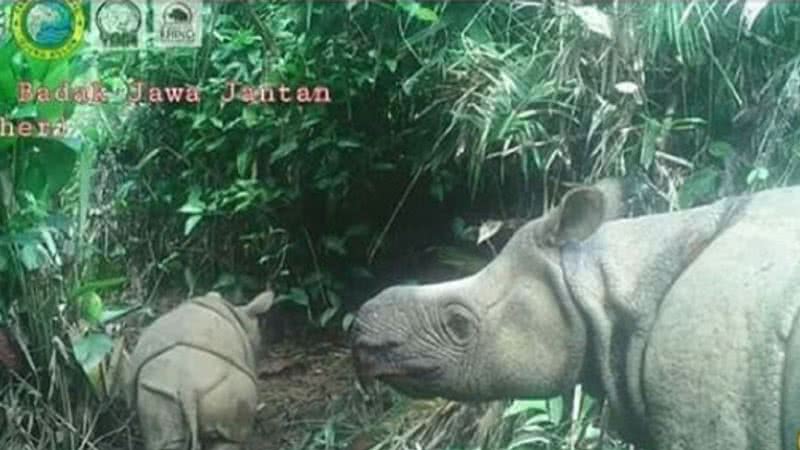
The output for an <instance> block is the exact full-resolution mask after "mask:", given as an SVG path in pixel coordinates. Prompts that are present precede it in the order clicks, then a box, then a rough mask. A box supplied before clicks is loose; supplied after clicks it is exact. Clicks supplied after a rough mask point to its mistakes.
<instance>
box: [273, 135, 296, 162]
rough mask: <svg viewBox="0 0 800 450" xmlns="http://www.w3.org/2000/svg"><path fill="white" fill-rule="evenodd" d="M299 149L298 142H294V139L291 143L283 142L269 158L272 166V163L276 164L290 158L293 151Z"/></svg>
mask: <svg viewBox="0 0 800 450" xmlns="http://www.w3.org/2000/svg"><path fill="white" fill-rule="evenodd" d="M297 147H298V145H297V141H296V140H294V139H292V140H290V141H285V142H283V143H282V144H281V145H279V146H278V148H277V149H276V150H275V151H274V152H272V154H271V155H270V156H269V163H270V164H272V163H274V162H276V161H279V160H281V159H283V158H285V157H287V156H289V155H290V154H292V152H293V151H295V150H297Z"/></svg>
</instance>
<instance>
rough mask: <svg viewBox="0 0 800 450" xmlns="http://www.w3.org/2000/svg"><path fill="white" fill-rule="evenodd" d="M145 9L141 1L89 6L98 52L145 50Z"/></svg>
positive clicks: (122, 0)
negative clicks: (90, 7)
mask: <svg viewBox="0 0 800 450" xmlns="http://www.w3.org/2000/svg"><path fill="white" fill-rule="evenodd" d="M146 6H147V5H146V4H145V2H144V1H142V0H137V1H134V0H100V1H94V2H92V19H93V20H94V27H92V33H91V40H92V43H93V44H94V47H95V48H98V49H100V50H125V49H134V50H135V49H141V48H144V45H145V23H144V21H145V16H146V11H147V10H146Z"/></svg>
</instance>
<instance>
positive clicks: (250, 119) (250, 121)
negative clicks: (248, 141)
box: [242, 107, 259, 128]
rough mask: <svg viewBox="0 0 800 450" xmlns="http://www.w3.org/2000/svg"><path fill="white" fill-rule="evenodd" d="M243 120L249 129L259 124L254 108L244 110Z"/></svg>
mask: <svg viewBox="0 0 800 450" xmlns="http://www.w3.org/2000/svg"><path fill="white" fill-rule="evenodd" d="M242 118H243V119H244V124H245V126H247V128H253V127H254V126H256V125H258V123H259V117H258V114H257V113H256V111H255V109H254V108H252V107H245V108H242Z"/></svg>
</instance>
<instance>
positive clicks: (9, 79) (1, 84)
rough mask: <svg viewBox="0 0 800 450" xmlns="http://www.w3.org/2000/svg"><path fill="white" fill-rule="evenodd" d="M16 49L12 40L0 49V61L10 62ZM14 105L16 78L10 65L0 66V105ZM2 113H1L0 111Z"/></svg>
mask: <svg viewBox="0 0 800 450" xmlns="http://www.w3.org/2000/svg"><path fill="white" fill-rule="evenodd" d="M16 52H17V47H16V45H14V41H13V40H12V39H8V40H7V41H6V43H5V44H4V45H3V46H2V47H0V61H11V59H12V57H13V56H14V54H15V53H16ZM3 103H6V104H10V105H14V104H16V103H17V77H16V76H15V74H14V70H13V69H12V67H11V64H6V63H3V64H0V104H3ZM0 112H2V111H0Z"/></svg>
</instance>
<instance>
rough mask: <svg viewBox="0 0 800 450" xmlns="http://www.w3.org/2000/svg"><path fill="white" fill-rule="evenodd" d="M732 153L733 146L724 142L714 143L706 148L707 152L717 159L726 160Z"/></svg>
mask: <svg viewBox="0 0 800 450" xmlns="http://www.w3.org/2000/svg"><path fill="white" fill-rule="evenodd" d="M733 151H734V150H733V146H732V145H731V144H729V143H727V142H725V141H714V142H712V143H711V145H709V147H708V152H709V153H711V155H713V156H714V157H716V158H719V159H725V158H727V157H728V155H730V154H731V153H733Z"/></svg>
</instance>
